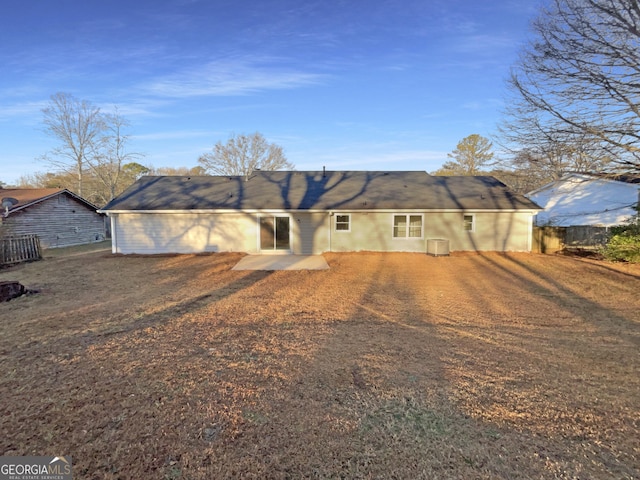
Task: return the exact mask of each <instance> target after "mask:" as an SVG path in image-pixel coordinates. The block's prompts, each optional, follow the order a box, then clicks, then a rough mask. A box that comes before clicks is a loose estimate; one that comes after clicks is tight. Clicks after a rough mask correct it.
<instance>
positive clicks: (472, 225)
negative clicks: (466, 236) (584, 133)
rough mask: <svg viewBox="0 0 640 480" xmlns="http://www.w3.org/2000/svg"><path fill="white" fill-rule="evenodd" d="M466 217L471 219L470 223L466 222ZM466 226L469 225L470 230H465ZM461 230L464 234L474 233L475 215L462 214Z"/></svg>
mask: <svg viewBox="0 0 640 480" xmlns="http://www.w3.org/2000/svg"><path fill="white" fill-rule="evenodd" d="M467 217H471V222H468V221H467ZM467 225H470V226H471V228H467ZM462 229H463V230H464V231H465V232H475V231H476V214H475V213H464V214H462Z"/></svg>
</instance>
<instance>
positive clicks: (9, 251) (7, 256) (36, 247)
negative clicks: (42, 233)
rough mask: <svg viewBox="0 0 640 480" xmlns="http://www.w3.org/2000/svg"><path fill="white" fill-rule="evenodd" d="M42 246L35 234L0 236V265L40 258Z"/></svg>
mask: <svg viewBox="0 0 640 480" xmlns="http://www.w3.org/2000/svg"><path fill="white" fill-rule="evenodd" d="M41 258H42V248H41V247H40V239H39V238H38V236H37V235H19V236H10V237H0V265H11V264H14V263H20V262H28V261H31V260H40V259H41Z"/></svg>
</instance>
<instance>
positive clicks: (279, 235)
mask: <svg viewBox="0 0 640 480" xmlns="http://www.w3.org/2000/svg"><path fill="white" fill-rule="evenodd" d="M289 249H290V241H289V217H277V216H267V217H260V250H263V251H270V250H271V251H274V250H289Z"/></svg>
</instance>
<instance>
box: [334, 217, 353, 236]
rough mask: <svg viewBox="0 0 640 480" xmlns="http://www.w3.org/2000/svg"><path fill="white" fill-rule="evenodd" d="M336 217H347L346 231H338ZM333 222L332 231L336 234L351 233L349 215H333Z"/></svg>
mask: <svg viewBox="0 0 640 480" xmlns="http://www.w3.org/2000/svg"><path fill="white" fill-rule="evenodd" d="M338 217H347V222H346V223H347V226H348V227H349V228H347V229H346V230H339V229H338ZM333 218H334V221H333V229H334V231H335V232H337V233H349V232H351V214H350V213H336V214H335V215H334V217H333ZM344 223H345V222H340V224H344Z"/></svg>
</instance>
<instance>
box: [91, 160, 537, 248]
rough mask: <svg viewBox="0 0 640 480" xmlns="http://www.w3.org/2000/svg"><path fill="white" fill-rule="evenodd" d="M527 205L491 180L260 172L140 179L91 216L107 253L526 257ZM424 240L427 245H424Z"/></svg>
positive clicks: (531, 206)
mask: <svg viewBox="0 0 640 480" xmlns="http://www.w3.org/2000/svg"><path fill="white" fill-rule="evenodd" d="M539 210H540V207H538V206H537V205H536V204H535V203H533V202H532V201H530V200H528V199H526V198H525V197H523V196H522V195H518V194H516V193H514V192H512V191H511V190H509V189H508V188H507V187H506V186H505V185H504V184H503V183H501V182H500V181H498V180H496V179H495V178H493V177H488V176H485V177H461V176H456V177H440V176H431V175H428V174H427V173H426V172H423V171H413V172H366V171H364V172H353V171H347V172H343V171H331V172H330V171H321V172H296V171H293V172H284V171H276V172H266V171H256V172H254V173H253V174H252V175H250V176H249V177H244V176H201V177H200V176H194V177H186V176H185V177H176V176H163V177H154V176H149V177H143V178H141V179H140V180H138V181H137V182H136V183H135V184H134V185H132V186H131V187H130V188H129V189H127V190H126V191H125V192H123V193H122V194H121V195H120V196H118V197H117V198H115V199H114V200H112V201H111V202H110V203H109V204H108V205H106V206H105V207H104V208H103V209H101V210H100V212H104V213H106V214H107V215H108V216H109V217H110V219H111V232H112V245H113V252H114V253H167V252H173V253H197V252H222V251H236V252H247V253H293V254H319V253H322V252H330V251H331V252H348V251H366V250H369V251H406V252H426V249H427V246H428V241H429V240H430V239H445V240H448V242H449V246H450V249H451V250H452V251H455V250H475V251H530V250H531V237H532V235H531V234H532V217H533V215H534V214H536V213H537V212H538V211H539ZM432 243H433V242H432Z"/></svg>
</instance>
